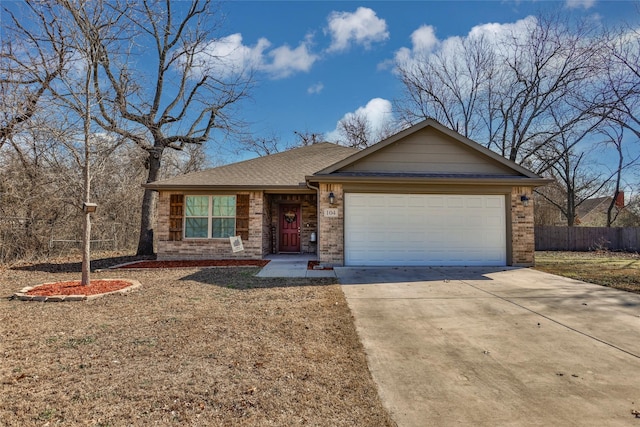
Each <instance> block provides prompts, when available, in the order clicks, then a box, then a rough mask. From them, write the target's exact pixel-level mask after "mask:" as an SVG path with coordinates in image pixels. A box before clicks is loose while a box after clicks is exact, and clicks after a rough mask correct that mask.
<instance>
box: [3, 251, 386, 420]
mask: <svg viewBox="0 0 640 427" xmlns="http://www.w3.org/2000/svg"><path fill="white" fill-rule="evenodd" d="M109 262H113V261H112V260H105V261H102V263H100V262H98V263H97V265H98V266H104V265H105V264H108V263H109ZM95 265H96V264H94V266H95ZM78 270H79V265H78V264H76V263H68V264H60V263H51V264H40V265H32V266H28V267H16V268H13V269H6V268H5V269H2V268H0V296H1V297H2V299H1V300H0V357H1V358H2V362H1V363H0V381H1V385H0V396H1V398H0V420H1V423H2V425H6V426H32V425H33V426H44V425H46V426H55V425H65V426H67V425H68V426H76V425H77V426H80V425H81V426H129V425H134V426H135V425H188V426H245V425H246V426H295V425H310V426H313V425H316V426H355V425H357V426H391V425H393V422H392V421H391V419H390V417H389V415H388V414H387V412H386V411H385V410H384V408H383V407H382V405H381V402H380V400H379V398H378V395H377V390H376V386H375V384H374V383H373V381H372V379H371V375H370V373H369V371H368V369H367V364H366V360H365V355H364V351H363V348H362V346H361V344H360V342H359V340H358V337H357V334H356V331H355V328H354V325H353V322H352V318H351V313H350V311H349V308H348V306H347V304H346V302H345V299H344V296H343V294H342V291H341V290H340V288H339V286H338V285H336V284H334V282H333V281H332V280H330V279H313V280H312V279H259V278H255V277H253V275H254V274H255V273H256V272H257V271H258V269H257V268H245V267H242V268H240V267H234V268H213V269H175V270H160V269H155V270H145V271H139V270H136V271H128V270H126V271H125V270H118V271H105V272H100V273H94V274H93V275H92V278H95V279H98V278H131V279H136V280H139V281H140V282H141V283H142V288H141V289H140V290H138V291H135V292H132V293H130V294H127V295H109V296H106V297H103V298H99V299H97V300H94V301H87V302H63V303H51V302H48V303H41V302H23V301H19V300H12V299H9V298H8V297H9V296H10V295H11V294H13V292H15V291H17V290H19V289H20V288H22V287H25V286H32V285H36V284H39V283H44V282H51V281H57V280H76V279H78V275H79V273H78V272H77V271H78Z"/></svg>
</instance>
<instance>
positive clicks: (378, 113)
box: [325, 98, 393, 141]
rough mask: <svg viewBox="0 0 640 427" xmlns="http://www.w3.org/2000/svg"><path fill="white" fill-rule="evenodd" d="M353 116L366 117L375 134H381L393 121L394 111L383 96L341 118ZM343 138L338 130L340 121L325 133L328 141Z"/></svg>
mask: <svg viewBox="0 0 640 427" xmlns="http://www.w3.org/2000/svg"><path fill="white" fill-rule="evenodd" d="M353 116H362V117H366V118H367V120H368V121H369V124H370V125H371V131H372V134H373V135H378V134H380V133H381V132H382V131H383V130H384V129H385V128H387V127H388V125H389V124H390V123H392V122H393V112H392V105H391V102H390V101H388V100H386V99H383V98H373V99H371V100H370V101H369V102H367V105H365V106H364V107H359V108H358V109H357V110H356V111H353V112H351V113H347V114H345V115H344V116H342V118H341V119H340V120H344V119H349V118H350V117H353ZM340 138H341V135H340V131H339V130H338V123H336V128H335V129H334V130H332V131H331V132H328V133H327V134H326V135H325V139H326V140H327V141H339V140H340Z"/></svg>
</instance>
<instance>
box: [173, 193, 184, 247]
mask: <svg viewBox="0 0 640 427" xmlns="http://www.w3.org/2000/svg"><path fill="white" fill-rule="evenodd" d="M183 206H184V196H183V195H182V194H172V195H171V196H170V198H169V240H173V241H177V240H182V216H183V214H184V208H183Z"/></svg>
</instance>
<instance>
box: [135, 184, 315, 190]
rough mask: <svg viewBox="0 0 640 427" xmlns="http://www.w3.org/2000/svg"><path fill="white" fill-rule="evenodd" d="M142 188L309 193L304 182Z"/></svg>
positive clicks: (144, 185) (150, 187)
mask: <svg viewBox="0 0 640 427" xmlns="http://www.w3.org/2000/svg"><path fill="white" fill-rule="evenodd" d="M142 186H143V187H144V188H147V189H149V190H155V191H211V190H218V191H265V192H308V191H311V190H310V189H309V188H308V187H307V186H306V183H305V182H301V183H300V184H298V185H194V184H172V185H169V184H165V185H156V184H155V183H153V182H151V183H148V184H142Z"/></svg>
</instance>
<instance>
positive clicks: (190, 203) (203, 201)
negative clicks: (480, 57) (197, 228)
mask: <svg viewBox="0 0 640 427" xmlns="http://www.w3.org/2000/svg"><path fill="white" fill-rule="evenodd" d="M208 215H209V196H187V210H186V216H208Z"/></svg>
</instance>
